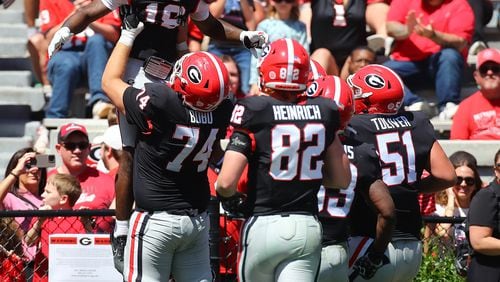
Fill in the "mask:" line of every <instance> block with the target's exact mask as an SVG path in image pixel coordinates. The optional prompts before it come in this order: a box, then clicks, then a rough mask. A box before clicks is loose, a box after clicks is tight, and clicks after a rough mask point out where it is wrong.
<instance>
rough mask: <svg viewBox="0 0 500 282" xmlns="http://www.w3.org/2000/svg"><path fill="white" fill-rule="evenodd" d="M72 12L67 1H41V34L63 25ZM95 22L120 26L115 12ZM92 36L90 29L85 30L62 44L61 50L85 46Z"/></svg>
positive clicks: (72, 7) (71, 5)
mask: <svg viewBox="0 0 500 282" xmlns="http://www.w3.org/2000/svg"><path fill="white" fill-rule="evenodd" d="M74 10H75V6H74V5H73V3H72V1H69V0H41V1H40V12H39V18H40V30H41V31H42V32H43V33H46V32H48V31H49V30H50V29H51V28H53V27H57V26H58V25H59V24H61V23H63V22H64V21H65V20H66V18H68V17H69V16H70V15H71V14H72V13H73V11H74ZM96 22H99V23H103V24H110V25H113V26H115V27H116V28H120V26H121V21H120V15H119V13H118V12H116V11H113V12H112V13H108V14H107V15H105V16H104V17H102V18H99V19H97V20H96ZM93 34H94V31H93V30H92V29H90V28H87V29H85V30H84V31H82V32H80V33H79V34H76V35H75V36H73V38H72V39H71V40H69V41H68V43H67V44H64V47H63V48H70V47H75V46H82V45H83V44H85V42H87V37H89V36H91V35H93ZM69 43H72V44H69Z"/></svg>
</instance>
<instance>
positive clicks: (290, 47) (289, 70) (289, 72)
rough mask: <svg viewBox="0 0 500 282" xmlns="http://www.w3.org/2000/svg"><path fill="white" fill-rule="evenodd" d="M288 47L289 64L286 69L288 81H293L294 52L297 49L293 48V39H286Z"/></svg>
mask: <svg viewBox="0 0 500 282" xmlns="http://www.w3.org/2000/svg"><path fill="white" fill-rule="evenodd" d="M286 49H287V52H288V66H287V70H286V82H287V83H292V79H293V62H294V54H295V51H294V49H293V42H292V40H291V39H289V38H287V39H286Z"/></svg>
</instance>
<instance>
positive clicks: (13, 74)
mask: <svg viewBox="0 0 500 282" xmlns="http://www.w3.org/2000/svg"><path fill="white" fill-rule="evenodd" d="M31 80H32V78H31V72H30V71H0V85H1V86H16V87H30V86H31Z"/></svg>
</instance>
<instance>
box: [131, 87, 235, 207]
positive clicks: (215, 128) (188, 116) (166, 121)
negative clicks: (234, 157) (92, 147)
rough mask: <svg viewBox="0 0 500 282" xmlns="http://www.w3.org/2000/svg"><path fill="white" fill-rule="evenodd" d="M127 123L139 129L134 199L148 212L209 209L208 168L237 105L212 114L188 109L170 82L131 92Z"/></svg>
mask: <svg viewBox="0 0 500 282" xmlns="http://www.w3.org/2000/svg"><path fill="white" fill-rule="evenodd" d="M123 102H124V105H125V110H126V116H127V120H128V121H129V122H130V123H133V124H135V125H136V126H137V127H138V130H139V131H140V132H139V134H138V139H139V140H138V144H137V146H136V149H135V155H134V171H133V177H134V184H133V187H134V197H135V201H136V204H137V207H138V208H139V209H143V210H147V211H176V210H186V209H198V210H199V211H204V210H205V209H206V207H207V204H208V200H209V198H210V189H209V184H208V179H207V166H208V161H209V158H210V155H211V153H212V146H213V145H214V143H215V142H219V140H220V139H221V138H224V136H225V134H226V128H227V125H228V124H229V118H230V115H231V110H232V104H231V102H230V101H229V100H227V99H226V100H225V101H223V102H222V103H221V104H220V105H219V107H218V108H217V109H216V110H214V111H213V112H199V111H196V110H192V109H190V108H188V107H187V106H185V105H184V104H183V102H182V100H181V98H180V95H179V94H178V93H176V92H174V91H173V90H172V89H171V88H169V87H168V86H166V85H165V84H159V83H148V84H145V89H142V90H140V89H136V88H133V87H129V88H127V90H126V91H125V95H124V97H123Z"/></svg>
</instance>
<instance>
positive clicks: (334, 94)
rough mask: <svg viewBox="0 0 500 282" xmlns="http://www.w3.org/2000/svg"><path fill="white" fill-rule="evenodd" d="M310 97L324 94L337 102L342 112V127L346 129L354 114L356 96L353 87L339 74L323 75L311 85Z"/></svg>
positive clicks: (308, 92)
mask: <svg viewBox="0 0 500 282" xmlns="http://www.w3.org/2000/svg"><path fill="white" fill-rule="evenodd" d="M306 95H307V96H309V97H318V96H322V97H325V98H329V99H332V100H333V101H335V103H337V105H338V107H339V113H340V129H344V128H345V127H346V126H347V124H348V123H349V120H351V117H352V115H353V114H354V96H353V93H352V89H351V87H349V85H348V84H347V82H345V81H344V80H343V79H341V78H340V77H338V76H334V75H328V76H322V77H320V78H318V79H316V80H315V81H313V82H312V83H311V85H309V87H308V88H307V91H306Z"/></svg>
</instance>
